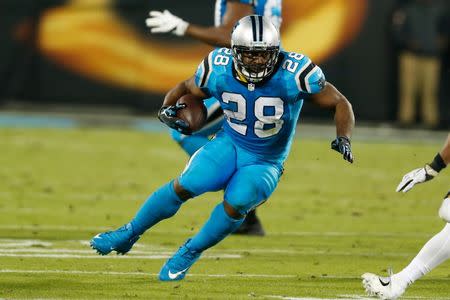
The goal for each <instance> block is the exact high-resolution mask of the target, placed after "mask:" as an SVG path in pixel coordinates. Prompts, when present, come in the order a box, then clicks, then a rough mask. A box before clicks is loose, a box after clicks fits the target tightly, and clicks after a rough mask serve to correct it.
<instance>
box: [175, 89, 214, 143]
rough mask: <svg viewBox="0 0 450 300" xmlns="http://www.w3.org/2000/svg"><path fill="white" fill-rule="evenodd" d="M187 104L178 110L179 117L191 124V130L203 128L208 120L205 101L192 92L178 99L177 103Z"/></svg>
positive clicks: (190, 132)
mask: <svg viewBox="0 0 450 300" xmlns="http://www.w3.org/2000/svg"><path fill="white" fill-rule="evenodd" d="M182 103H184V104H186V107H185V108H183V109H180V110H179V111H177V117H178V118H180V119H182V120H184V121H185V122H186V123H188V124H189V132H188V133H187V134H192V133H193V132H195V131H197V130H199V129H201V128H202V127H203V125H205V122H206V114H207V111H206V106H205V105H204V104H203V101H201V100H199V98H198V97H197V96H194V95H192V94H186V95H183V96H182V97H181V98H180V99H178V101H177V104H182Z"/></svg>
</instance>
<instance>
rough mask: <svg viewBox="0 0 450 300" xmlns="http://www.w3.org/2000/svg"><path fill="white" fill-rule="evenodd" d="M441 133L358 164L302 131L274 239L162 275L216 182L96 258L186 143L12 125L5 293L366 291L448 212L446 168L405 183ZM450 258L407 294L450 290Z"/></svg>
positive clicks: (297, 294)
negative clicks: (108, 234)
mask: <svg viewBox="0 0 450 300" xmlns="http://www.w3.org/2000/svg"><path fill="white" fill-rule="evenodd" d="M441 143H443V141H441V142H439V143H437V144H427V145H421V143H419V142H418V143H416V144H411V143H409V144H393V143H367V142H364V143H363V142H360V141H358V140H355V141H354V143H353V150H354V154H355V157H356V162H355V163H354V164H353V165H350V164H348V163H346V162H345V161H344V160H342V158H341V157H340V156H338V154H337V153H335V152H333V151H331V150H329V141H328V140H312V139H308V140H302V139H300V140H296V142H295V143H294V145H293V149H292V152H291V155H290V157H289V159H288V161H287V163H286V172H285V174H284V175H283V177H282V179H281V182H280V184H279V186H278V189H277V190H276V191H275V193H274V194H273V196H272V197H271V198H270V200H269V201H268V202H267V203H266V204H264V205H263V206H262V207H261V208H260V209H258V214H259V216H260V217H261V219H262V220H263V223H264V226H265V229H266V232H267V236H265V237H263V238H260V237H244V236H231V237H229V238H227V239H226V240H225V241H223V242H222V243H220V244H219V245H217V246H216V247H214V248H213V249H210V250H209V251H207V252H206V253H205V255H204V257H203V258H202V259H201V260H200V261H199V262H198V263H197V264H195V265H194V266H193V267H192V268H191V270H190V273H189V275H188V276H187V277H186V279H185V280H184V281H182V282H176V283H161V282H159V281H158V280H157V273H158V272H159V269H160V268H161V266H162V264H163V262H164V261H165V259H167V257H169V256H170V255H171V254H172V253H173V252H174V251H175V250H176V249H177V248H178V246H179V245H181V244H182V243H183V242H184V240H185V239H186V238H188V237H189V236H191V235H193V234H194V233H195V232H197V230H198V229H199V228H200V226H201V225H202V224H203V222H204V221H205V220H206V219H207V218H208V216H209V212H210V211H211V209H212V208H213V207H214V206H215V205H216V203H217V202H218V201H220V200H221V196H222V195H221V193H211V194H207V195H204V196H202V197H199V198H198V199H193V200H191V201H190V202H188V203H187V204H185V205H184V206H183V207H182V208H181V210H180V211H179V212H178V214H177V215H176V216H175V217H174V218H172V219H170V220H166V221H164V222H162V223H160V224H158V225H157V226H155V227H154V228H153V229H152V230H150V231H149V232H147V233H146V234H145V235H144V236H143V237H142V238H141V240H140V241H139V242H138V244H137V245H136V247H135V248H134V249H133V250H132V251H131V253H130V254H129V255H126V256H115V255H111V256H106V257H100V256H97V255H96V254H95V253H94V252H93V251H92V250H91V249H90V248H89V247H88V241H89V239H90V238H91V237H92V236H93V235H95V234H96V233H98V232H100V231H104V230H108V229H112V228H116V227H117V226H119V225H122V224H123V223H124V222H127V221H128V220H129V219H130V218H131V217H132V216H133V215H134V213H135V211H136V210H137V209H138V208H139V206H140V204H141V203H142V202H143V201H144V200H145V199H146V197H147V196H148V194H149V193H150V192H151V191H153V190H154V189H156V188H157V187H158V186H160V185H161V184H163V183H165V182H167V181H168V180H170V179H171V178H173V177H174V176H176V175H178V173H179V171H180V170H182V168H183V167H184V164H185V163H186V157H185V155H184V153H183V152H182V151H181V150H180V149H179V148H177V147H176V146H175V144H173V143H172V141H170V139H169V137H168V136H167V135H165V134H164V133H142V132H136V131H126V130H122V131H121V130H94V129H67V130H58V129H5V128H3V129H0V153H1V155H0V199H1V200H0V212H1V214H0V215H1V218H0V298H7V299H29V298H34V299H61V298H64V299H127V298H132V299H136V298H141V299H169V298H185V299H313V298H319V299H336V298H337V299H340V298H345V299H365V295H364V291H363V289H362V287H361V284H360V279H359V276H360V275H361V274H362V273H364V272H367V271H370V272H376V273H382V274H386V267H388V266H392V267H393V268H394V270H400V269H401V268H402V267H404V266H405V265H406V264H407V263H408V262H409V261H410V260H411V259H412V258H413V257H414V255H415V253H416V252H417V251H418V250H419V249H420V248H421V247H422V245H423V244H424V243H425V242H426V241H427V240H428V239H429V238H430V237H431V236H432V235H433V234H435V233H436V232H438V231H440V230H441V228H442V227H443V225H444V223H443V222H442V221H441V220H439V218H438V217H437V210H438V208H439V206H440V204H441V199H442V197H443V195H444V193H445V192H446V191H447V190H448V188H449V185H448V183H449V179H450V173H449V171H448V170H446V171H444V172H443V173H442V174H441V175H440V176H439V177H438V178H436V179H435V180H434V182H432V183H428V184H424V185H420V186H417V187H416V188H414V190H413V191H412V192H410V193H408V194H397V193H395V192H394V189H395V187H396V185H397V183H398V182H399V180H400V178H401V176H402V175H403V173H405V172H406V171H409V170H410V169H412V168H414V167H417V166H420V165H422V164H423V163H424V162H427V161H429V160H430V159H431V158H432V157H433V156H434V154H435V153H436V152H437V150H438V149H440V147H441V145H442V144H441ZM449 274H450V264H449V263H448V262H447V263H444V264H443V265H442V266H440V267H439V268H437V269H436V270H434V271H433V272H431V273H430V274H428V275H427V276H426V277H424V278H423V279H421V280H419V281H418V282H416V284H414V285H413V286H412V287H411V288H410V289H409V290H408V291H407V293H406V294H405V299H450V298H448V297H450V275H449Z"/></svg>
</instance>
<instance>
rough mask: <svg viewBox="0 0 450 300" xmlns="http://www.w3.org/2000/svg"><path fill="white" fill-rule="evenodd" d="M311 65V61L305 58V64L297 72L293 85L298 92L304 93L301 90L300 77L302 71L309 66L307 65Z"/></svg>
mask: <svg viewBox="0 0 450 300" xmlns="http://www.w3.org/2000/svg"><path fill="white" fill-rule="evenodd" d="M303 58H304V56H302V59H303ZM310 63H311V60H310V59H309V58H307V61H306V63H305V64H304V65H303V66H302V67H301V68H300V70H299V71H298V72H297V75H295V83H296V84H297V88H298V89H299V90H300V91H305V90H303V89H302V85H301V84H300V78H301V77H300V76H301V74H302V73H303V71H304V70H305V69H306V68H307V67H308V66H309V64H310Z"/></svg>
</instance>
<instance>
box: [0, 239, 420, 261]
mask: <svg viewBox="0 0 450 300" xmlns="http://www.w3.org/2000/svg"><path fill="white" fill-rule="evenodd" d="M61 242H71V243H75V244H78V245H74V247H73V249H67V248H55V247H53V246H54V245H53V244H52V243H50V242H46V241H44V240H36V239H33V240H27V239H0V257H36V258H52V257H59V258H99V257H98V256H95V255H94V251H93V250H91V249H89V248H88V247H89V241H87V240H58V241H56V243H61ZM79 245H82V247H85V248H83V249H79ZM66 247H67V246H66ZM174 250H175V247H173V248H168V247H155V246H154V245H148V244H147V245H146V244H142V243H138V244H136V247H135V249H133V251H132V252H130V254H129V255H127V256H126V258H128V259H130V258H131V259H132V258H140V259H163V258H168V257H170V256H171V255H172V254H173V251H174ZM245 253H250V254H283V255H306V256H308V255H309V256H310V255H322V256H367V257H408V256H411V255H414V253H405V252H383V253H381V252H373V251H367V250H366V251H358V252H356V251H336V250H315V249H312V250H311V249H298V250H297V249H276V248H275V249H274V248H271V249H266V248H245V249H236V248H234V249H211V250H209V251H208V252H207V253H205V257H214V258H216V257H220V258H241V257H242V255H244V254H245ZM108 257H110V256H108Z"/></svg>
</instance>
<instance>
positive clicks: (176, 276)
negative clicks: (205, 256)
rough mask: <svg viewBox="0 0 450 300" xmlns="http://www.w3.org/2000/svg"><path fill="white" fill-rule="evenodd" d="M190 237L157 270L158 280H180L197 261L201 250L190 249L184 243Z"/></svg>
mask: <svg viewBox="0 0 450 300" xmlns="http://www.w3.org/2000/svg"><path fill="white" fill-rule="evenodd" d="M189 241H190V239H189V240H187V241H186V243H184V245H183V246H181V247H180V249H178V251H177V252H176V253H175V254H174V255H173V256H172V257H171V258H170V259H169V260H168V261H167V262H166V263H165V264H164V266H163V267H162V269H161V271H160V272H159V280H161V281H175V280H182V279H183V278H184V276H186V273H187V271H188V270H189V268H190V267H191V266H192V265H193V264H194V263H195V262H196V261H197V259H198V258H199V257H200V255H201V254H202V253H201V252H195V251H191V250H190V249H189V248H188V247H187V246H186V245H187V244H188V243H189Z"/></svg>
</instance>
